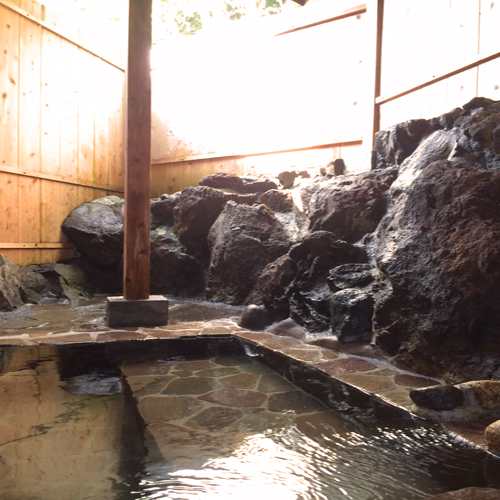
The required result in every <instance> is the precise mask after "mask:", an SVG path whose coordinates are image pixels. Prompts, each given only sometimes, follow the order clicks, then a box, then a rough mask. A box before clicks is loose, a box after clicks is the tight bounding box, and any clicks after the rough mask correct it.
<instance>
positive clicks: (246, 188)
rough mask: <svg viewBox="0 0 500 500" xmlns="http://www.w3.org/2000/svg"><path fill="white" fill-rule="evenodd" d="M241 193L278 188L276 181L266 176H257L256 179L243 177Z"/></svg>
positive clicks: (260, 191)
mask: <svg viewBox="0 0 500 500" xmlns="http://www.w3.org/2000/svg"><path fill="white" fill-rule="evenodd" d="M242 181H243V187H242V189H241V192H242V193H265V192H266V191H269V190H270V189H278V185H277V184H276V182H274V181H272V180H271V179H267V178H266V177H259V178H257V179H253V178H247V177H243V178H242Z"/></svg>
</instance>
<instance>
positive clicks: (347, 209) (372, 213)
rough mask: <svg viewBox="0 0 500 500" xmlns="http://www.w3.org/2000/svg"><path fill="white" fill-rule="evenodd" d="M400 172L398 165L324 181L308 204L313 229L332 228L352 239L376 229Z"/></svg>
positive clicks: (355, 239) (346, 239) (352, 241)
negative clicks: (398, 171)
mask: <svg viewBox="0 0 500 500" xmlns="http://www.w3.org/2000/svg"><path fill="white" fill-rule="evenodd" d="M396 176H397V169H396V168H388V169H384V170H375V171H372V172H368V173H363V174H358V175H351V176H347V177H342V178H334V179H331V180H330V181H329V182H328V183H323V185H322V186H321V187H319V189H317V190H316V191H314V193H313V194H312V196H311V199H310V202H309V205H308V216H309V230H310V231H331V232H332V233H335V234H336V235H337V236H338V238H339V239H341V240H344V241H347V242H349V243H354V242H356V241H358V240H359V239H361V238H362V237H363V236H364V235H365V234H367V233H371V232H373V231H375V229H376V228H377V226H378V223H379V222H380V220H381V219H382V217H383V216H384V214H385V212H386V209H387V201H388V189H389V187H390V186H391V184H392V183H393V181H394V180H395V179H396Z"/></svg>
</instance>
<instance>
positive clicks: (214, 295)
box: [205, 201, 290, 304]
mask: <svg viewBox="0 0 500 500" xmlns="http://www.w3.org/2000/svg"><path fill="white" fill-rule="evenodd" d="M208 244H209V247H210V251H211V256H210V266H209V269H208V277H207V288H206V290H205V295H206V297H207V298H208V299H211V300H215V301H220V302H229V303H231V304H242V303H243V302H244V301H245V298H246V297H247V296H248V295H249V293H250V292H251V290H252V288H253V287H254V286H255V284H256V282H257V279H258V277H259V276H260V274H261V273H262V271H263V270H264V268H265V267H266V265H267V264H269V263H270V262H272V261H274V260H276V259H277V258H278V257H279V256H281V255H283V254H285V253H286V252H287V250H288V248H289V247H290V241H289V239H288V237H287V235H286V233H285V231H284V229H283V227H282V226H281V224H280V223H279V221H278V220H277V219H276V218H275V217H274V216H273V215H272V214H271V213H269V212H268V211H267V210H266V208H265V207H264V206H263V205H255V206H249V205H238V204H236V203H235V202H233V201H229V202H228V203H227V204H226V207H225V208H224V210H223V212H221V214H220V216H219V217H218V218H217V220H216V222H215V223H214V224H213V226H212V228H211V229H210V232H209V235H208Z"/></svg>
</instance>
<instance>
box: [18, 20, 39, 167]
mask: <svg viewBox="0 0 500 500" xmlns="http://www.w3.org/2000/svg"><path fill="white" fill-rule="evenodd" d="M41 40H42V33H41V28H40V26H37V25H36V24H34V23H32V22H31V21H29V20H27V19H24V18H20V60H19V165H20V166H22V168H23V169H25V170H28V171H32V172H40V164H41V163H40V87H41V80H40V70H41Z"/></svg>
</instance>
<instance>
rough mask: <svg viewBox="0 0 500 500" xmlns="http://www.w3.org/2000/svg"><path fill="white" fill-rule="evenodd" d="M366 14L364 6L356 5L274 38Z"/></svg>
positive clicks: (278, 34) (283, 32)
mask: <svg viewBox="0 0 500 500" xmlns="http://www.w3.org/2000/svg"><path fill="white" fill-rule="evenodd" d="M365 12H366V4H363V5H358V6H356V7H352V8H350V9H346V10H345V11H344V12H341V13H340V14H337V15H335V16H332V17H328V18H326V19H320V20H318V21H314V22H309V23H307V24H303V25H301V26H296V27H294V28H291V29H289V30H286V31H282V32H281V33H277V34H276V35H274V36H282V35H287V34H289V33H295V32H296V31H300V30H305V29H308V28H314V27H315V26H320V25H321V24H326V23H332V22H334V21H340V20H341V19H346V18H347V17H352V16H359V15H361V14H364V13H365Z"/></svg>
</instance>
